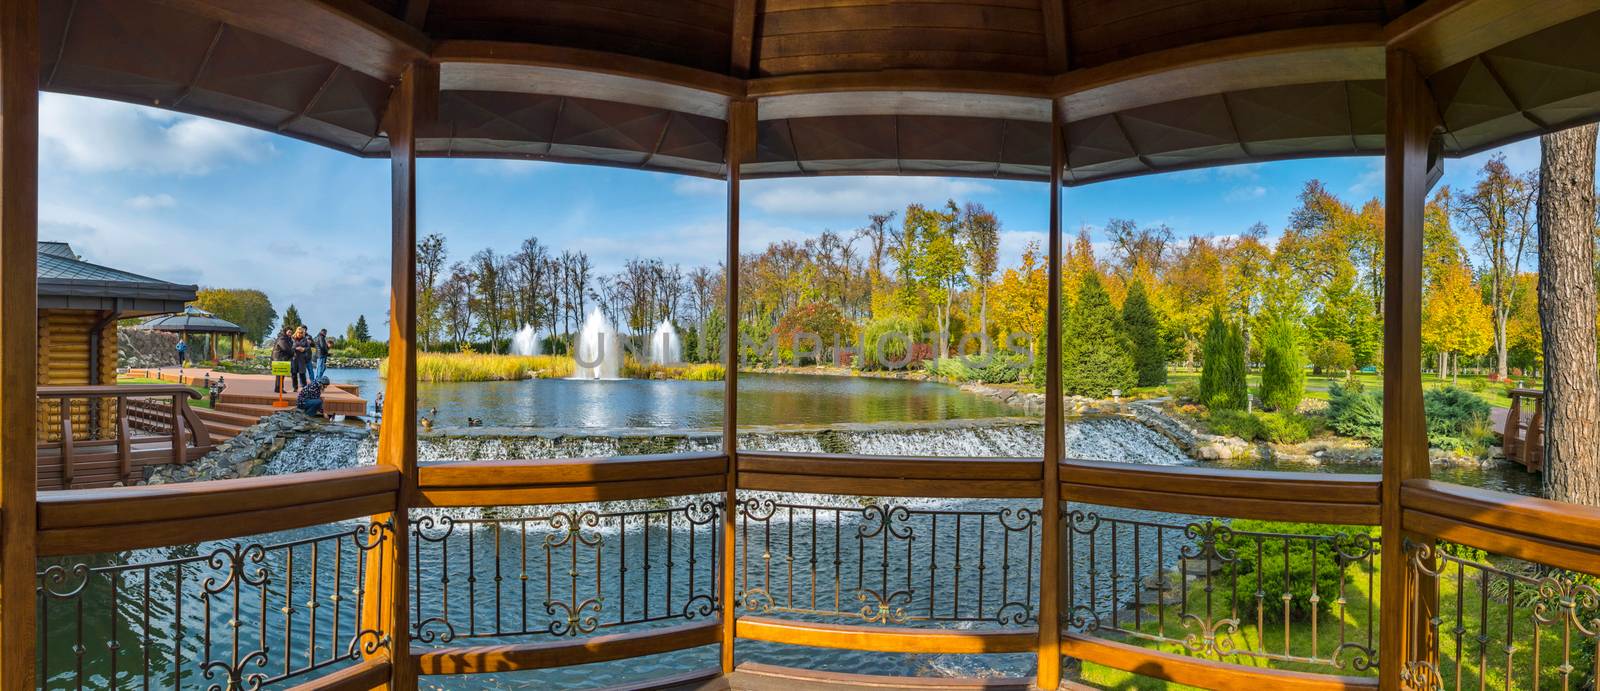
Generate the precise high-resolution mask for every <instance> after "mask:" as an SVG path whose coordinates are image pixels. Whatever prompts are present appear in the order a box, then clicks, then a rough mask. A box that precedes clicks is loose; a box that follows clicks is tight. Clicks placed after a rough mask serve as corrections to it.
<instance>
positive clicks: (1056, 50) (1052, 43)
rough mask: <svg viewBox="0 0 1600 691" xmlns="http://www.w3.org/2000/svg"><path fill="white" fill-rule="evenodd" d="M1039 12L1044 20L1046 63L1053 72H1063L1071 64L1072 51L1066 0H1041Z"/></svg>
mask: <svg viewBox="0 0 1600 691" xmlns="http://www.w3.org/2000/svg"><path fill="white" fill-rule="evenodd" d="M1039 14H1040V15H1042V18H1043V20H1044V54H1045V64H1046V66H1048V67H1049V68H1050V72H1051V73H1053V74H1062V73H1064V72H1066V71H1067V68H1068V67H1070V66H1071V55H1072V53H1071V51H1070V49H1069V47H1068V46H1069V44H1068V40H1069V39H1068V38H1067V8H1066V0H1040V2H1039Z"/></svg>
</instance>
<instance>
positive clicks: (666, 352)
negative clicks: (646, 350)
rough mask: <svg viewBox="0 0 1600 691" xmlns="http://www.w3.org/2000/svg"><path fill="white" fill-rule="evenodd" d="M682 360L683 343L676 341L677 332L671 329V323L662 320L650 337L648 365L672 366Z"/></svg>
mask: <svg viewBox="0 0 1600 691" xmlns="http://www.w3.org/2000/svg"><path fill="white" fill-rule="evenodd" d="M682 360H683V342H682V341H680V340H679V339H678V330H677V329H674V328H672V322H671V321H668V320H666V319H662V320H661V325H660V326H657V327H656V332H655V333H653V334H651V335H650V364H652V365H672V364H677V363H678V362H680V361H682Z"/></svg>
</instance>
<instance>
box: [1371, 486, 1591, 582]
mask: <svg viewBox="0 0 1600 691" xmlns="http://www.w3.org/2000/svg"><path fill="white" fill-rule="evenodd" d="M1400 501H1401V507H1402V515H1403V523H1404V526H1405V528H1406V530H1410V531H1414V532H1416V533H1419V534H1422V535H1427V536H1429V537H1433V538H1438V539H1442V540H1447V541H1450V542H1456V543H1460V544H1463V545H1468V546H1471V547H1477V548H1479V549H1484V550H1488V551H1490V552H1495V553H1497V554H1504V555H1506V556H1510V557H1516V558H1518V559H1523V560H1526V561H1533V562H1538V563H1540V564H1545V565H1547V566H1555V567H1559V568H1564V569H1571V570H1574V571H1583V572H1586V573H1591V574H1597V575H1600V508H1595V507H1591V506H1578V505H1574V504H1567V503H1564V502H1558V501H1551V500H1549V499H1540V498H1537V497H1524V496H1520V495H1516V494H1510V493H1506V492H1497V491H1494V490H1487V489H1478V488H1474V487H1463V486H1461V485H1454V484H1450V483H1448V482H1439V481H1436V480H1409V481H1407V482H1406V483H1405V484H1404V485H1403V486H1402V487H1401V489H1400Z"/></svg>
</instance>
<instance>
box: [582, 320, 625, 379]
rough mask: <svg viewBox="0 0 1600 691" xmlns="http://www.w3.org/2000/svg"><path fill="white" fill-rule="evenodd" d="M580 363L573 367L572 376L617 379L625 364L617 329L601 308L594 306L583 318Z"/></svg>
mask: <svg viewBox="0 0 1600 691" xmlns="http://www.w3.org/2000/svg"><path fill="white" fill-rule="evenodd" d="M577 351H578V352H577V358H576V359H577V362H576V364H575V366H574V367H573V370H572V378H573V379H591V380H592V379H617V378H618V376H617V372H618V370H619V369H620V368H621V367H622V344H621V343H619V342H618V340H617V330H616V329H614V328H612V326H611V322H609V321H607V320H606V315H605V314H603V313H601V312H600V308H599V307H596V308H594V311H592V312H590V313H589V317H588V318H587V319H584V320H583V329H582V330H581V331H579V332H578V348H577Z"/></svg>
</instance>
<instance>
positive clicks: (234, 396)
mask: <svg viewBox="0 0 1600 691" xmlns="http://www.w3.org/2000/svg"><path fill="white" fill-rule="evenodd" d="M128 373H129V374H130V375H132V376H135V377H144V378H148V379H160V380H161V381H170V382H175V383H181V384H188V385H190V386H205V385H207V384H209V383H210V382H214V381H216V380H217V379H218V378H221V379H222V380H223V381H224V382H225V383H226V384H227V385H228V388H227V389H225V390H223V392H222V395H221V396H219V397H218V398H217V404H218V405H217V408H216V410H218V411H222V412H226V413H232V414H234V415H238V416H246V417H248V416H254V418H253V420H252V421H251V422H250V424H255V422H254V421H255V420H260V419H261V418H263V417H266V416H268V415H271V414H273V413H275V412H278V411H279V410H282V409H281V408H273V407H272V405H273V403H274V402H275V401H277V400H278V394H276V393H273V391H272V383H273V377H272V376H271V375H267V374H233V373H229V372H218V371H216V370H212V369H207V368H204V367H185V368H182V369H179V368H177V367H162V368H153V369H134V370H130V371H129V372H128ZM285 381H286V382H287V377H285ZM283 400H284V401H286V402H288V403H289V405H290V406H291V407H292V406H293V405H294V400H295V394H294V393H293V392H292V391H285V392H284V394H283ZM322 410H323V412H325V413H327V414H329V415H348V416H351V417H366V416H367V415H368V412H367V401H366V399H364V398H362V397H361V389H360V387H358V386H356V385H354V384H340V383H338V382H334V383H333V385H332V386H329V387H328V388H327V389H326V390H325V391H323V393H322ZM241 421H242V420H241ZM208 422H212V420H208ZM246 426H248V425H246Z"/></svg>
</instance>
